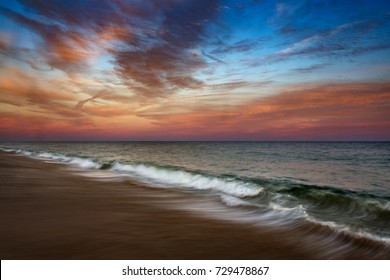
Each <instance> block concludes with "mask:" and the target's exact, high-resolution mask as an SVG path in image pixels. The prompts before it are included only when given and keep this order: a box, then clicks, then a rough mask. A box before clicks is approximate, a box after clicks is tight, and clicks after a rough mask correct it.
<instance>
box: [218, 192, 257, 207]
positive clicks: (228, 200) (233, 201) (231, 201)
mask: <svg viewBox="0 0 390 280" xmlns="http://www.w3.org/2000/svg"><path fill="white" fill-rule="evenodd" d="M220 197H221V200H222V202H223V203H224V204H226V205H227V206H254V205H253V204H252V203H249V202H248V201H245V200H242V199H240V198H238V197H235V196H230V195H226V194H222V195H221V196H220Z"/></svg>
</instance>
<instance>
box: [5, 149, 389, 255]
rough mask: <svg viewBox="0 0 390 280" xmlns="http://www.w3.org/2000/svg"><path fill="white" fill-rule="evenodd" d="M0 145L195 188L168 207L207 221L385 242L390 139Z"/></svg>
mask: <svg viewBox="0 0 390 280" xmlns="http://www.w3.org/2000/svg"><path fill="white" fill-rule="evenodd" d="M0 147H1V149H2V150H3V151H7V152H16V153H20V154H23V155H26V156H28V157H32V158H36V159H40V160H43V161H47V162H60V163H64V164H65V165H66V166H68V167H71V168H70V169H69V170H70V172H74V171H75V170H76V171H77V172H82V174H83V175H85V176H87V177H90V178H92V179H95V180H106V181H109V180H123V179H129V180H132V181H136V182H139V183H140V184H142V185H144V186H146V188H164V189H170V190H174V191H177V192H184V193H186V194H188V195H189V196H190V197H191V195H193V197H194V199H192V200H186V201H184V202H183V201H175V200H172V199H170V200H169V201H167V202H166V203H165V205H167V207H173V208H174V207H176V208H178V209H181V210H185V211H190V212H192V213H194V214H199V215H202V216H206V217H209V218H212V219H222V220H227V221H231V222H233V223H246V224H250V225H253V226H254V227H256V226H258V227H264V226H269V227H278V228H286V229H291V228H292V229H294V228H302V227H305V228H310V229H313V228H316V231H320V232H322V236H325V238H322V239H321V240H322V241H321V242H324V243H326V244H328V245H329V243H332V242H333V241H334V240H335V239H350V238H351V239H354V240H364V242H379V244H380V245H379V246H382V245H383V246H385V247H387V248H388V246H390V142H21V143H1V144H0ZM130 187H132V186H131V184H129V188H130ZM161 200H164V197H162V198H161ZM326 244H325V245H326ZM325 245H324V244H323V245H322V246H325ZM328 245H327V246H328ZM319 246H320V245H319ZM344 249H345V248H344ZM334 250H336V249H335V248H334ZM340 250H343V249H340Z"/></svg>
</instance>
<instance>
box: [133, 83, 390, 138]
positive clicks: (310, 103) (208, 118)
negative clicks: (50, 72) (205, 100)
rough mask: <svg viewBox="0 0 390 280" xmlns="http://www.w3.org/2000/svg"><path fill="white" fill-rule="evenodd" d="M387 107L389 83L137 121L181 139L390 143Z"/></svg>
mask: <svg viewBox="0 0 390 280" xmlns="http://www.w3.org/2000/svg"><path fill="white" fill-rule="evenodd" d="M389 102H390V84H389V83H350V84H317V85H316V84H313V85H307V86H304V87H298V88H291V89H284V90H282V91H281V92H280V94H278V95H274V96H268V97H264V98H259V99H257V100H252V101H251V102H250V103H247V104H243V105H240V106H234V107H225V108H223V107H218V108H212V107H209V108H205V107H199V108H197V110H193V111H190V112H186V113H180V114H175V113H162V112H156V111H155V112H148V111H144V112H142V113H140V116H142V117H146V118H149V119H154V120H155V123H156V125H158V127H159V129H160V131H162V130H164V131H172V132H173V131H179V132H180V136H182V137H191V135H193V134H198V133H201V134H202V135H203V136H205V137H206V138H207V137H210V138H217V139H237V138H240V139H258V140H261V139H263V140H272V139H273V140H277V139H285V140H305V139H306V140H313V139H333V140H334V139H349V140H353V139H355V140H359V139H360V140H364V139H366V140H367V139H375V137H382V138H385V139H390V133H389V131H390V130H389V128H390V115H389V114H388V112H389V110H390V103H389ZM222 108H223V109H222ZM370 127H371V128H373V129H370ZM374 128H375V129H374ZM385 131H387V132H385ZM238 135H239V137H237V136H238Z"/></svg>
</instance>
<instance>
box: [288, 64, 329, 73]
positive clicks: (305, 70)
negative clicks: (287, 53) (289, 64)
mask: <svg viewBox="0 0 390 280" xmlns="http://www.w3.org/2000/svg"><path fill="white" fill-rule="evenodd" d="M329 65H330V64H329V63H320V64H313V65H311V66H308V67H300V68H294V69H292V71H294V72H299V73H311V72H315V71H316V70H320V69H323V68H325V67H326V66H329Z"/></svg>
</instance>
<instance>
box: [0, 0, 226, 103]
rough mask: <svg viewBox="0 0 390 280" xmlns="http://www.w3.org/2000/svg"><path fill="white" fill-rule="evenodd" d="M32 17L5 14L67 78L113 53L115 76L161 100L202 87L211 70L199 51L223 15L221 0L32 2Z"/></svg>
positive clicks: (25, 0)
mask: <svg viewBox="0 0 390 280" xmlns="http://www.w3.org/2000/svg"><path fill="white" fill-rule="evenodd" d="M20 3H21V4H23V5H24V7H25V8H26V9H27V10H28V11H29V12H30V14H29V16H25V15H23V14H20V13H16V12H14V11H12V10H9V9H6V8H1V10H0V13H2V14H4V15H6V16H8V17H9V18H10V19H12V20H13V21H15V22H17V23H19V24H21V25H23V26H24V27H26V28H28V29H30V30H32V31H33V32H35V33H36V34H38V35H39V36H40V37H41V38H42V40H43V44H42V47H43V49H44V51H43V52H42V56H44V58H45V60H46V62H47V64H48V65H50V67H52V68H57V69H60V70H63V71H65V72H67V73H69V72H74V71H76V72H77V71H83V69H85V68H87V67H88V63H89V61H90V60H91V57H94V56H98V55H99V54H101V53H106V54H110V55H111V56H112V57H113V58H112V62H114V68H115V70H116V74H117V75H118V76H119V77H120V78H121V79H122V81H123V83H124V84H126V85H127V86H128V88H129V89H131V91H132V92H133V93H136V94H138V95H139V96H141V97H142V96H143V97H145V98H151V97H160V96H162V95H164V94H169V93H172V92H175V91H177V90H179V89H186V88H191V89H194V88H198V87H199V86H200V85H201V84H202V82H201V81H200V80H198V79H196V78H194V74H195V73H196V72H197V71H198V70H199V69H201V68H203V67H205V66H206V62H205V61H204V59H203V57H202V56H200V55H199V54H198V53H197V52H195V51H194V50H195V49H197V48H199V47H200V46H201V44H202V42H203V41H204V40H205V38H206V33H205V27H206V26H207V25H208V24H210V22H212V21H213V19H214V18H215V17H216V15H217V13H218V11H219V1H217V0H211V1H209V0H170V1H158V0H151V1H139V0H133V1H126V2H124V1H98V2H97V1H92V0H82V1H75V0H71V1H66V2H64V1H60V0H53V1H49V2H47V1H29V0H20Z"/></svg>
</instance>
